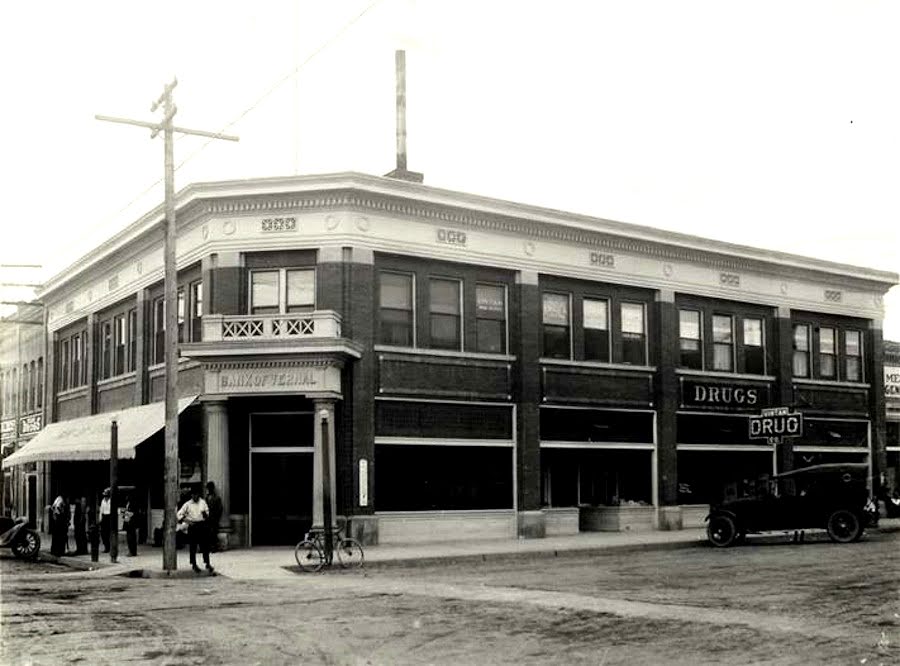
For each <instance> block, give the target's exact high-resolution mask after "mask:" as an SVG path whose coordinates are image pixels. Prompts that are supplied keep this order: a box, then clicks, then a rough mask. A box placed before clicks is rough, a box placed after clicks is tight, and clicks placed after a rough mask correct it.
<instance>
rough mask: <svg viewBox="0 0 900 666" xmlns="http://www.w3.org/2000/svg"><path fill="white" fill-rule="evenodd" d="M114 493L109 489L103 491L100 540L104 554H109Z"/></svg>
mask: <svg viewBox="0 0 900 666" xmlns="http://www.w3.org/2000/svg"><path fill="white" fill-rule="evenodd" d="M111 494H112V492H111V491H110V489H109V488H105V489H104V490H103V499H101V500H100V539H101V540H102V541H103V552H104V553H108V552H109V521H110V512H111V511H112V500H111V499H110V495H111Z"/></svg>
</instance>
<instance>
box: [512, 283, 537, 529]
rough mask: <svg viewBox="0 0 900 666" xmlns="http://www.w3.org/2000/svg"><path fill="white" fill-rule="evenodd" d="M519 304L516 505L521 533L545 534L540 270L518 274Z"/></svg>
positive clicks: (514, 322)
mask: <svg viewBox="0 0 900 666" xmlns="http://www.w3.org/2000/svg"><path fill="white" fill-rule="evenodd" d="M515 292H516V293H515V297H516V301H517V302H518V307H515V308H511V310H512V311H513V312H515V313H516V316H515V319H514V320H513V322H512V324H513V327H514V329H515V331H514V333H515V335H514V336H512V337H513V340H514V344H515V346H514V348H513V353H514V354H515V355H516V360H517V363H516V369H515V388H514V395H515V400H516V403H517V409H516V419H517V422H516V509H517V511H518V512H519V520H518V524H519V535H520V536H524V537H542V536H544V532H545V527H544V522H543V521H542V520H537V514H535V513H534V512H536V511H538V510H539V509H540V507H541V434H540V429H541V415H540V409H539V406H540V402H541V366H540V357H541V351H540V321H541V295H540V288H539V285H538V274H537V273H536V272H533V271H520V272H519V273H518V274H517V275H516V288H515Z"/></svg>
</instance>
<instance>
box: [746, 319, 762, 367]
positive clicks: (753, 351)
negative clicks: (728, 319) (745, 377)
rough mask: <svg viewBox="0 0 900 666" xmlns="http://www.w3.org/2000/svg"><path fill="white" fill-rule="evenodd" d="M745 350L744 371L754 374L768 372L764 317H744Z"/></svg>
mask: <svg viewBox="0 0 900 666" xmlns="http://www.w3.org/2000/svg"><path fill="white" fill-rule="evenodd" d="M743 350H744V372H747V373H749V374H752V375H764V374H766V339H765V330H764V329H763V320H762V319H757V318H755V317H747V318H745V319H744V347H743Z"/></svg>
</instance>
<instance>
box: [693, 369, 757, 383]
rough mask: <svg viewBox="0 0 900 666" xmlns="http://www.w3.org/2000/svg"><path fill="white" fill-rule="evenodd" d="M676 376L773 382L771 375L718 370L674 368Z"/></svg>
mask: <svg viewBox="0 0 900 666" xmlns="http://www.w3.org/2000/svg"><path fill="white" fill-rule="evenodd" d="M675 374H676V375H684V376H688V377H716V378H722V379H752V380H756V381H760V382H774V381H775V377H774V376H773V375H751V374H747V373H744V372H722V371H720V370H692V369H690V368H675Z"/></svg>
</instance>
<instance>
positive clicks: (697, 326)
mask: <svg viewBox="0 0 900 666" xmlns="http://www.w3.org/2000/svg"><path fill="white" fill-rule="evenodd" d="M700 321H701V320H700V312H699V311H698V310H679V311H678V328H679V335H678V337H679V347H680V349H681V366H682V367H685V368H692V369H694V370H702V369H703V339H702V330H703V329H702V326H701V323H700Z"/></svg>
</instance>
